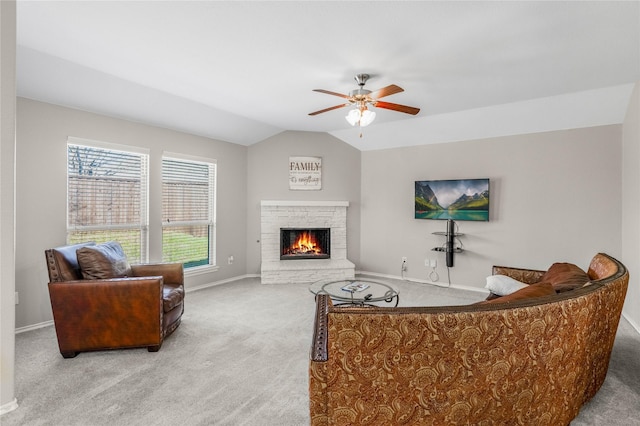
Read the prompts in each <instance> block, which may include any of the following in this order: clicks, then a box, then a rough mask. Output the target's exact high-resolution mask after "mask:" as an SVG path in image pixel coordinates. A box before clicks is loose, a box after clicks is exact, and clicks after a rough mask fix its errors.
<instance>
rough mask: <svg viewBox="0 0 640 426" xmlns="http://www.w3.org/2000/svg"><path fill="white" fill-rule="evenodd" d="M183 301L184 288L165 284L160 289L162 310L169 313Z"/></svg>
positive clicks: (178, 285)
mask: <svg viewBox="0 0 640 426" xmlns="http://www.w3.org/2000/svg"><path fill="white" fill-rule="evenodd" d="M183 300H184V287H183V286H182V285H180V284H167V283H165V284H164V286H163V288H162V309H163V310H164V311H165V312H169V311H170V310H172V309H173V308H175V307H176V306H178V305H180V304H181V303H182V301H183Z"/></svg>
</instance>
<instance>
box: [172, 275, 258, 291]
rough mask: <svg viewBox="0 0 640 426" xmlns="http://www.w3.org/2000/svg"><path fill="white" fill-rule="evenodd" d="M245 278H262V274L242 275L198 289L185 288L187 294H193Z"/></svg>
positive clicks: (203, 285)
mask: <svg viewBox="0 0 640 426" xmlns="http://www.w3.org/2000/svg"><path fill="white" fill-rule="evenodd" d="M245 278H260V274H245V275H240V276H237V277H232V278H227V279H226V280H220V281H213V282H210V283H207V284H202V285H199V286H196V287H189V288H185V290H184V291H185V293H191V292H193V291H198V290H204V289H205V288H209V287H215V286H218V285H222V284H227V283H232V282H234V281H240V280H243V279H245Z"/></svg>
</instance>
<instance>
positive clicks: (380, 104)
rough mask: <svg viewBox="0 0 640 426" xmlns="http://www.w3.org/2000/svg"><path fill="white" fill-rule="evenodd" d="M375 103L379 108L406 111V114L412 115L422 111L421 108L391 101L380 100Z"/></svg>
mask: <svg viewBox="0 0 640 426" xmlns="http://www.w3.org/2000/svg"><path fill="white" fill-rule="evenodd" d="M374 105H375V106H376V107H377V108H384V109H391V110H393V111H398V112H404V113H405V114H411V115H416V114H417V113H419V112H420V108H414V107H410V106H406V105H398V104H392V103H390V102H382V101H378V102H375V103H374Z"/></svg>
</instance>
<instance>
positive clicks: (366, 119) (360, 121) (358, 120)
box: [344, 108, 376, 127]
mask: <svg viewBox="0 0 640 426" xmlns="http://www.w3.org/2000/svg"><path fill="white" fill-rule="evenodd" d="M344 118H345V119H346V120H347V121H348V122H349V124H351V125H352V126H355V125H356V124H357V125H359V126H360V127H365V126H368V125H369V124H371V123H373V120H374V119H375V118H376V113H375V112H373V111H369V110H368V109H363V110H360V109H358V108H355V109H352V110H351V111H349V114H347V115H346V116H345V117H344Z"/></svg>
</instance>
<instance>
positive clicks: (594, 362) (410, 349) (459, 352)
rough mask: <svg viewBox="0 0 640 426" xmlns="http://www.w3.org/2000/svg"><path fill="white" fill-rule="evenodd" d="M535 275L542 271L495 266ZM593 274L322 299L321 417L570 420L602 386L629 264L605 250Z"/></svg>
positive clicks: (317, 406) (316, 360)
mask: <svg viewBox="0 0 640 426" xmlns="http://www.w3.org/2000/svg"><path fill="white" fill-rule="evenodd" d="M496 270H497V271H498V272H499V273H501V274H505V275H513V276H514V277H515V278H516V279H520V280H521V281H526V282H527V283H528V284H534V283H536V282H537V281H539V280H540V279H541V277H542V276H543V274H544V273H545V271H533V270H525V269H515V268H505V267H496V268H494V271H496ZM586 272H587V274H588V277H589V282H588V283H587V284H586V285H584V286H581V287H580V288H576V289H573V290H571V291H564V292H561V293H557V294H556V293H554V294H551V295H546V296H540V297H534V298H528V299H522V300H515V301H500V299H497V300H494V301H491V303H480V304H474V305H469V306H450V307H398V308H376V307H334V306H333V305H332V303H331V300H330V299H329V298H328V297H327V296H326V295H318V296H317V298H316V318H315V325H314V335H313V343H312V348H311V354H310V368H309V396H310V414H311V424H312V425H445V424H447V425H458V424H464V425H497V424H499V425H516V424H517V425H549V426H558V425H567V424H569V423H570V422H571V420H572V419H573V418H575V417H576V416H577V415H578V412H579V410H580V407H581V406H582V405H583V404H584V403H585V402H587V401H588V400H589V399H590V398H591V397H593V396H594V395H595V393H596V392H597V391H598V389H599V388H600V386H601V385H602V383H603V381H604V379H605V376H606V374H607V369H608V366H609V358H610V355H611V349H612V347H613V342H614V338H615V334H616V330H617V328H618V322H619V320H620V314H621V311H622V305H623V303H624V298H625V294H626V289H627V285H628V281H629V275H628V272H627V269H626V268H625V266H624V265H623V264H622V263H620V262H619V261H617V260H616V259H614V258H612V257H610V256H608V255H606V254H597V255H596V256H595V257H594V258H593V260H592V261H591V263H590V265H589V268H588V270H587V271H586Z"/></svg>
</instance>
